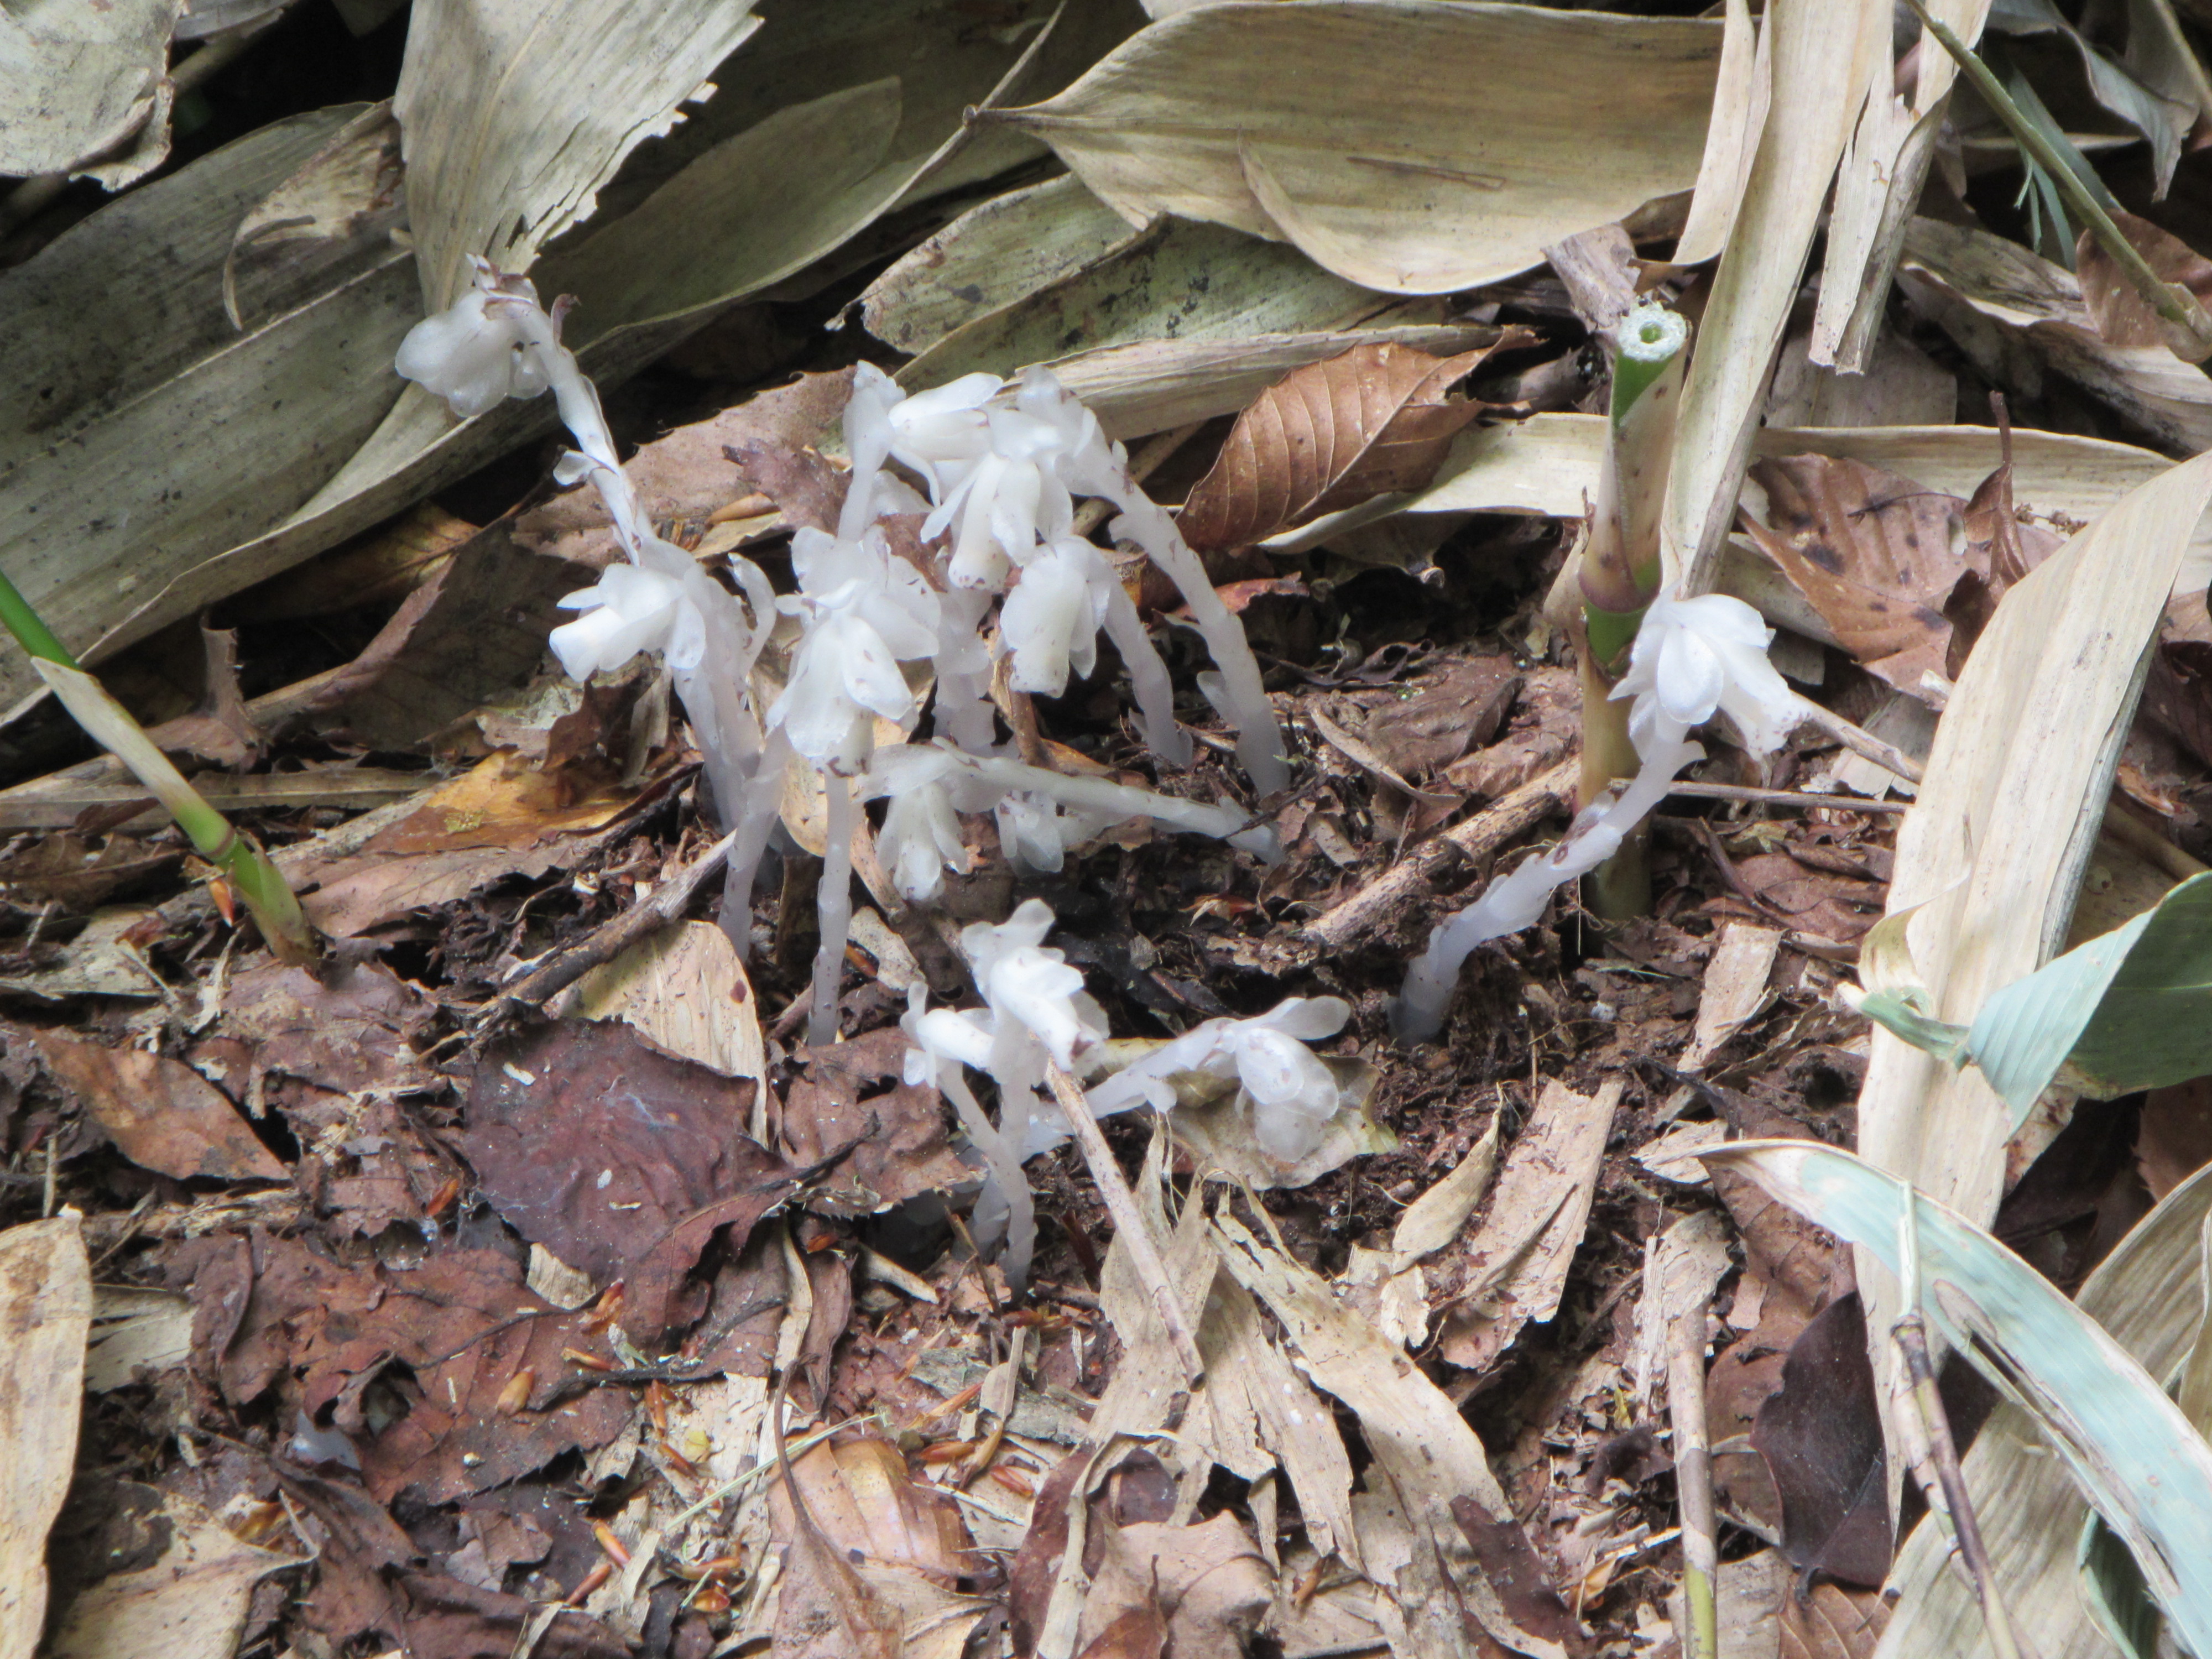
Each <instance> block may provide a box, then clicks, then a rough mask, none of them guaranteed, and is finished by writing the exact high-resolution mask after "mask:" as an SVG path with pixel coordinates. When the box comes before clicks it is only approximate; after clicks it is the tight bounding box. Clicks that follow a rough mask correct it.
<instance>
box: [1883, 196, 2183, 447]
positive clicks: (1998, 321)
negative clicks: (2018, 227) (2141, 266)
mask: <svg viewBox="0 0 2212 1659" xmlns="http://www.w3.org/2000/svg"><path fill="white" fill-rule="evenodd" d="M1898 282H1899V285H1900V286H1901V287H1902V288H1903V289H1905V294H1906V295H1907V296H1908V297H1909V298H1910V299H1911V301H1912V302H1913V304H1914V305H1915V306H1916V307H1917V308H1918V309H1919V310H1921V311H1923V313H1926V314H1927V315H1929V317H1931V318H1933V319H1935V321H1936V323H1937V324H1939V325H1941V326H1942V329H1943V331H1944V332H1946V333H1947V334H1948V335H1950V337H1952V338H1953V339H1954V341H1956V342H1957V343H1958V345H1959V348H1960V350H1962V351H1964V352H1965V353H1966V356H1968V357H1969V358H1970V359H1972V362H1973V363H1974V365H1975V367H1976V368H1979V369H1981V370H1982V372H1983V373H1984V374H1988V375H1991V376H1992V377H1994V378H1996V379H1997V380H2001V381H2002V383H2003V384H2004V385H2007V386H2021V387H2023V388H2026V389H2029V390H2033V389H2034V388H2036V387H2038V386H2040V385H2041V382H2042V377H2043V375H2044V374H2045V373H2050V374H2057V375H2059V376H2061V377H2063V379H2066V380H2072V381H2074V382H2075V384H2076V385H2078V386H2081V387H2082V388H2083V389H2085V390H2086V391H2087V392H2090V393H2091V394H2092V395H2093V396H2094V397H2097V398H2100V399H2102V400H2103V401H2104V402H2106V403H2107V404H2111V405H2112V407H2113V408H2114V409H2116V410H2118V411H2119V412H2120V413H2121V414H2122V415H2123V416H2125V417H2126V418H2127V419H2128V420H2129V421H2130V422H2131V423H2133V424H2134V425H2136V426H2137V427H2140V428H2142V430H2143V431H2145V432H2147V433H2148V434H2150V435H2151V436H2152V437H2153V438H2154V439H2155V440H2156V441H2158V442H2159V444H2160V446H2161V447H2165V448H2166V449H2168V450H2169V451H2171V452H2172V453H2175V454H2179V455H2194V454H2197V453H2201V452H2202V451H2203V450H2205V449H2207V448H2212V378H2208V377H2207V376H2206V374H2205V373H2204V371H2203V369H2201V368H2197V367H2196V366H2195V365H2194V364H2191V363H2185V362H2182V361H2181V360H2180V359H2179V358H2178V357H2176V356H2174V355H2173V353H2172V351H2171V350H2169V349H2166V347H2164V346H2162V345H2160V346H2127V345H2115V344H2112V343H2111V342H2109V341H2107V340H2106V338H2105V337H2103V336H2102V335H2100V333H2099V332H2098V331H2097V325H2096V323H2095V321H2094V319H2093V318H2092V316H2091V314H2090V312H2089V307H2088V305H2087V301H2085V300H2084V299H2083V297H2082V293H2081V283H2080V281H2079V280H2078V279H2077V278H2076V277H2075V275H2074V273H2073V272H2072V271H2070V270H2064V269H2063V268H2062V267H2060V266H2058V265H2055V264H2051V262H2050V261H2049V260H2047V259H2040V258H2037V257H2036V256H2035V255H2034V254H2033V253H2032V252H2029V251H2028V250H2027V249H2026V248H2024V247H2022V246H2020V245H2019V244H2018V243H2016V242H2008V241H2006V240H2003V239H2002V237H1998V236H1993V235H1991V234H1990V233H1989V232H1987V231H1984V230H1977V229H1974V228H1972V227H1970V226H1966V225H1948V224H1942V223H1938V222H1936V221H1934V220H1929V219H1915V220H1914V221H1913V222H1912V223H1911V228H1909V230H1908V231H1907V232H1906V234H1905V257H1904V262H1903V263H1902V264H1900V265H1899V268H1898Z"/></svg>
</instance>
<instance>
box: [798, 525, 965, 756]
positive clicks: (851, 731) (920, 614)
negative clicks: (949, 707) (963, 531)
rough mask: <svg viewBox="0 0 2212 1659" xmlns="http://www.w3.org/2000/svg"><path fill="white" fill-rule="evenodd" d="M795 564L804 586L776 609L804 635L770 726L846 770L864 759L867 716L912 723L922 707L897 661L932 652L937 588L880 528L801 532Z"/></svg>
mask: <svg viewBox="0 0 2212 1659" xmlns="http://www.w3.org/2000/svg"><path fill="white" fill-rule="evenodd" d="M791 562H792V568H793V571H795V572H796V573H797V574H798V576H799V586H800V592H799V594H798V595H797V596H796V597H793V598H787V599H779V600H777V601H776V605H777V607H778V608H779V609H780V610H781V611H783V612H784V613H785V614H786V615H787V616H795V617H802V618H804V619H805V629H806V631H805V634H804V635H801V636H800V639H799V644H798V646H797V647H795V648H794V649H793V652H792V655H791V679H790V683H789V684H787V685H786V686H785V687H784V690H783V695H782V696H780V697H778V698H777V699H776V700H775V702H774V703H772V704H771V705H770V706H769V711H768V720H769V725H770V726H775V725H779V724H780V725H781V726H782V727H783V729H784V732H785V735H786V736H787V737H788V738H790V739H791V746H792V747H793V749H795V750H798V752H799V753H800V754H801V755H804V756H805V757H806V758H807V759H809V760H811V761H812V762H814V763H815V764H816V765H817V766H834V767H836V769H838V770H839V771H841V772H850V771H852V770H853V769H854V768H855V767H857V766H858V765H860V763H861V762H862V761H863V760H865V759H866V757H867V752H868V748H869V744H870V734H871V728H870V726H869V724H868V718H867V717H868V715H870V714H880V715H881V716H883V718H884V719H885V720H891V721H895V722H896V723H897V724H898V725H901V726H906V725H909V724H911V723H912V721H913V720H914V719H915V715H916V714H918V713H919V712H920V710H919V708H918V706H917V704H916V703H915V696H914V693H913V692H912V691H911V690H908V686H907V683H906V676H905V675H903V674H902V673H901V672H899V668H898V665H899V664H900V663H901V662H903V661H907V660H908V659H912V658H915V657H926V656H927V655H929V653H931V652H932V651H933V649H935V648H936V644H937V617H938V609H937V594H936V592H935V591H934V590H933V589H932V588H931V587H930V586H929V585H928V583H927V582H925V581H924V580H922V578H921V572H919V571H917V570H916V569H915V568H914V567H913V566H912V565H910V564H908V563H907V562H906V561H905V560H903V559H901V558H896V557H895V556H893V555H892V553H891V551H890V545H889V544H888V543H886V542H885V541H884V537H883V532H880V531H878V530H873V529H872V530H870V531H869V532H868V533H867V534H866V535H865V536H863V537H861V538H860V540H858V541H853V542H848V541H842V540H840V539H839V538H836V537H835V536H831V535H829V534H828V533H827V532H823V531H819V530H802V531H800V532H798V534H797V535H795V536H793V538H792V547H791Z"/></svg>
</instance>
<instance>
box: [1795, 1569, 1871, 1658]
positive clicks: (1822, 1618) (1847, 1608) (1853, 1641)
mask: <svg viewBox="0 0 2212 1659" xmlns="http://www.w3.org/2000/svg"><path fill="white" fill-rule="evenodd" d="M1889 1614H1890V1604H1889V1602H1888V1601H1886V1600H1884V1599H1883V1597H1882V1594H1881V1591H1880V1590H1878V1589H1846V1588H1845V1587H1844V1586H1843V1585H1841V1584H1830V1583H1815V1584H1814V1586H1813V1587H1812V1589H1810V1590H1809V1591H1808V1593H1807V1594H1806V1595H1805V1596H1804V1597H1803V1598H1802V1600H1801V1599H1800V1598H1799V1597H1797V1596H1796V1595H1784V1597H1783V1598H1782V1613H1781V1625H1782V1648H1781V1659H1874V1654H1875V1650H1876V1649H1878V1648H1879V1647H1880V1646H1881V1633H1882V1632H1883V1631H1885V1630H1887V1629H1888V1628H1889Z"/></svg>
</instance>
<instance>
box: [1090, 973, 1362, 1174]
mask: <svg viewBox="0 0 2212 1659" xmlns="http://www.w3.org/2000/svg"><path fill="white" fill-rule="evenodd" d="M1351 1016H1352V1007H1351V1005H1350V1004H1349V1003H1346V1001H1345V1000H1343V999H1342V998H1341V997H1291V998H1289V999H1288V1000H1285V1001H1283V1002H1281V1003H1279V1004H1277V1005H1276V1006H1274V1007H1273V1008H1271V1009H1269V1010H1268V1011H1267V1012H1266V1013H1264V1014H1257V1015H1255V1016H1254V1017H1253V1018H1249V1019H1209V1020H1207V1021H1206V1022H1205V1024H1201V1025H1197V1026H1194V1027H1193V1028H1192V1029H1191V1030H1188V1031H1186V1032H1184V1033H1183V1035H1182V1036H1179V1037H1176V1038H1175V1039H1174V1040H1173V1041H1171V1042H1166V1043H1163V1044H1162V1045H1161V1046H1160V1047H1159V1048H1156V1049H1154V1050H1153V1051H1152V1053H1151V1054H1146V1056H1144V1058H1142V1059H1141V1060H1137V1061H1135V1062H1134V1063H1133V1064H1132V1065H1130V1066H1127V1067H1126V1068H1125V1069H1123V1070H1122V1071H1121V1072H1120V1073H1116V1074H1115V1076H1114V1077H1112V1078H1110V1079H1108V1080H1107V1081H1106V1082H1104V1083H1102V1084H1100V1085H1098V1086H1097V1088H1095V1089H1093V1090H1092V1091H1091V1108H1092V1109H1093V1110H1094V1111H1096V1112H1097V1114H1098V1115H1100V1116H1102V1117H1103V1116H1104V1115H1107V1114H1108V1113H1109V1112H1118V1111H1124V1110H1127V1109H1128V1108H1129V1107H1131V1106H1133V1105H1135V1104H1136V1103H1138V1102H1139V1100H1148V1101H1150V1102H1151V1103H1152V1104H1153V1105H1154V1106H1155V1107H1157V1108H1158V1109H1160V1110H1162V1111H1165V1110H1167V1109H1169V1108H1170V1107H1172V1106H1173V1105H1174V1104H1175V1091H1174V1089H1173V1088H1172V1087H1171V1086H1170V1083H1169V1079H1171V1078H1173V1077H1175V1076H1176V1075H1177V1074H1179V1073H1185V1072H1198V1073H1204V1074H1205V1075H1206V1076H1208V1077H1212V1078H1214V1079H1218V1080H1219V1081H1221V1082H1223V1083H1228V1082H1231V1081H1234V1082H1236V1083H1238V1084H1241V1085H1243V1090H1244V1092H1245V1094H1246V1095H1247V1096H1248V1097H1249V1099H1250V1101H1251V1104H1252V1127H1253V1132H1254V1134H1255V1138H1256V1139H1258V1141H1259V1143H1260V1145H1261V1148H1262V1149H1263V1150H1264V1151H1266V1152H1267V1153H1268V1154H1269V1155H1270V1156H1271V1157H1273V1158H1278V1159H1280V1160H1281V1161H1282V1162H1284V1163H1286V1164H1295V1163H1296V1162H1297V1160H1298V1159H1300V1158H1304V1156H1305V1155H1306V1154H1307V1153H1308V1152H1311V1151H1312V1150H1313V1148H1314V1146H1315V1144H1316V1141H1318V1140H1319V1139H1320V1137H1321V1131H1322V1126H1323V1125H1324V1124H1326V1123H1327V1122H1328V1121H1329V1119H1330V1118H1332V1117H1334V1116H1335V1115H1336V1113H1337V1110H1338V1109H1339V1107H1340V1105H1341V1104H1342V1103H1343V1096H1342V1092H1341V1091H1340V1090H1339V1089H1338V1088H1337V1086H1336V1078H1335V1075H1334V1073H1332V1072H1330V1070H1329V1069H1328V1064H1327V1062H1326V1061H1324V1060H1322V1058H1321V1056H1320V1055H1318V1054H1315V1053H1314V1052H1313V1051H1312V1050H1311V1049H1310V1048H1307V1047H1306V1046H1305V1045H1306V1044H1307V1043H1309V1042H1319V1041H1320V1040H1321V1039H1322V1038H1323V1037H1326V1036H1334V1034H1335V1033H1336V1032H1338V1031H1340V1030H1342V1029H1343V1027H1344V1022H1345V1021H1346V1019H1348V1018H1351Z"/></svg>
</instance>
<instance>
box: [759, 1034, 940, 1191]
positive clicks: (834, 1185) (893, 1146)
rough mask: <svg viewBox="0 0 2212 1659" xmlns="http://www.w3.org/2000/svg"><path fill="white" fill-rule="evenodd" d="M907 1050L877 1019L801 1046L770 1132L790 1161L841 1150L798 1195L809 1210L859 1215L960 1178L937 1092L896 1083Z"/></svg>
mask: <svg viewBox="0 0 2212 1659" xmlns="http://www.w3.org/2000/svg"><path fill="white" fill-rule="evenodd" d="M907 1048H908V1043H907V1039H906V1034H905V1033H904V1032H902V1031H901V1030H899V1029H898V1028H897V1027H896V1026H885V1027H884V1029H883V1030H879V1031H872V1032H870V1033H869V1034H868V1035H867V1036H862V1037H856V1038H854V1040H853V1041H852V1042H840V1043H838V1044H836V1046H835V1047H834V1048H814V1049H810V1050H808V1051H807V1054H806V1065H805V1071H804V1072H803V1073H801V1074H800V1075H799V1078H798V1079H796V1080H795V1081H794V1082H793V1084H792V1085H791V1087H790V1088H789V1089H788V1090H787V1091H786V1092H785V1094H784V1099H783V1113H782V1117H781V1121H780V1123H779V1124H778V1133H777V1134H776V1136H775V1139H776V1141H777V1143H778V1145H779V1146H781V1149H782V1151H783V1152H784V1154H785V1155H786V1156H787V1158H790V1159H791V1161H792V1162H793V1163H794V1164H818V1163H821V1162H822V1161H823V1160H824V1159H826V1158H831V1157H834V1156H836V1155H837V1154H839V1153H843V1152H848V1148H849V1149H850V1150H849V1153H848V1155H847V1156H845V1157H843V1158H841V1159H840V1160H839V1162H838V1164H837V1166H836V1169H834V1170H830V1171H829V1173H828V1174H827V1175H826V1176H824V1177H823V1186H822V1187H821V1188H820V1189H819V1190H818V1191H817V1192H816V1193H815V1194H814V1195H813V1196H812V1197H811V1198H810V1199H809V1200H808V1207H809V1208H810V1209H812V1210H816V1211H818V1212H821V1213H823V1214H825V1215H843V1216H851V1215H866V1214H868V1213H870V1212H873V1211H878V1210H883V1209H887V1208H889V1207H890V1206H892V1205H894V1204H898V1203H902V1202H903V1201H904V1200H907V1199H909V1198H912V1197H914V1196H915V1194H917V1193H926V1192H931V1191H942V1190H944V1189H945V1188H948V1187H951V1186H953V1185H955V1184H957V1183H958V1182H963V1181H965V1180H968V1179H969V1178H970V1171H969V1169H968V1168H967V1166H966V1165H965V1164H962V1163H961V1162H960V1160H959V1159H958V1158H956V1157H954V1156H953V1154H952V1148H951V1141H950V1140H949V1139H948V1138H947V1136H946V1134H945V1109H944V1107H943V1106H942V1105H941V1104H940V1103H939V1098H938V1094H937V1091H936V1090H934V1089H932V1088H915V1087H912V1086H910V1085H908V1084H907V1082H906V1081H905V1066H906V1054H907Z"/></svg>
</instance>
